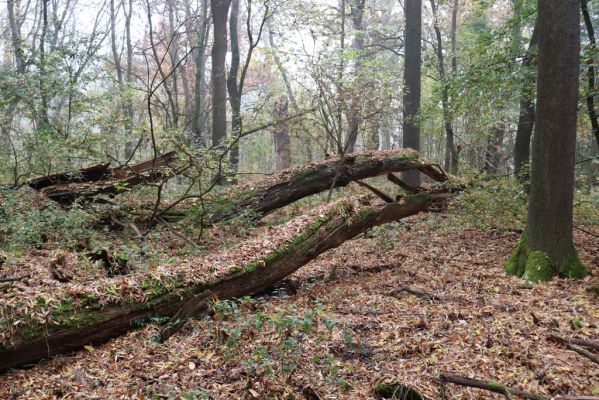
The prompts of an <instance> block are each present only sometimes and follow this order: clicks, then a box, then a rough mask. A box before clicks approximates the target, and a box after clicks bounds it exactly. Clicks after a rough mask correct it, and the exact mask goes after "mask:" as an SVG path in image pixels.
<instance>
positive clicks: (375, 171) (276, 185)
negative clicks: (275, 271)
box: [208, 149, 447, 224]
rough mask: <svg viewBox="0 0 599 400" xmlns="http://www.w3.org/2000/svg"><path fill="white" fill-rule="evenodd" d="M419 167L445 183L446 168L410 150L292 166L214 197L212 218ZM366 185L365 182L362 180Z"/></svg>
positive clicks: (273, 207)
mask: <svg viewBox="0 0 599 400" xmlns="http://www.w3.org/2000/svg"><path fill="white" fill-rule="evenodd" d="M408 170H418V171H420V172H422V173H423V174H425V175H427V176H429V177H430V178H431V179H432V180H434V181H436V182H445V181H446V180H447V176H446V175H445V173H444V172H443V170H442V169H441V168H440V167H439V166H437V165H435V164H431V163H428V162H427V161H424V160H422V159H421V157H420V155H419V154H418V153H417V152H416V151H414V150H410V149H407V150H406V149H398V150H386V151H367V152H363V153H354V154H350V155H347V156H346V157H345V158H344V159H341V158H340V157H331V158H328V159H326V160H321V161H316V162H313V163H310V164H306V165H302V166H300V167H297V168H291V169H288V170H285V171H282V172H281V173H279V174H277V175H274V176H273V177H269V178H267V179H264V180H262V181H259V182H256V183H253V184H245V185H238V186H235V187H233V188H231V190H230V191H229V192H228V193H226V194H225V195H219V197H218V198H217V199H212V201H211V203H212V207H211V209H209V210H208V211H209V213H210V216H209V217H208V220H209V221H210V223H212V224H214V223H217V222H221V221H224V220H227V219H230V218H232V217H234V216H236V215H239V214H240V213H242V212H248V211H249V212H252V213H254V214H258V215H265V214H268V213H269V212H271V211H273V210H276V209H278V208H281V207H284V206H286V205H288V204H291V203H293V202H294V201H297V200H299V199H302V198H304V197H307V196H310V195H313V194H317V193H321V192H324V191H327V190H330V189H331V188H338V187H343V186H347V185H349V184H350V183H351V182H355V181H360V180H362V179H365V178H371V177H375V176H379V175H386V174H389V173H392V172H400V171H408ZM362 184H363V183H362Z"/></svg>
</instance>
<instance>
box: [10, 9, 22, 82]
mask: <svg viewBox="0 0 599 400" xmlns="http://www.w3.org/2000/svg"><path fill="white" fill-rule="evenodd" d="M15 5H16V4H15V0H7V2H6V6H7V10H8V21H9V25H10V39H11V44H12V48H13V52H14V59H15V65H16V68H17V74H19V75H20V74H22V73H24V72H25V61H24V60H23V40H22V38H21V23H20V21H17V19H18V18H19V16H18V11H19V10H18V8H17V9H15V8H16V7H15Z"/></svg>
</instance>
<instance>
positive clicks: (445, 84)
mask: <svg viewBox="0 0 599 400" xmlns="http://www.w3.org/2000/svg"><path fill="white" fill-rule="evenodd" d="M430 3H431V9H432V11H433V19H434V24H433V25H434V30H435V37H436V39H437V43H436V49H435V50H436V53H437V63H438V68H439V77H440V78H441V85H442V87H441V107H442V112H443V127H444V129H445V163H444V167H445V169H446V170H447V171H449V172H450V173H452V174H454V175H455V174H457V173H458V162H459V160H458V151H457V148H456V146H455V140H454V131H453V117H452V115H451V110H450V107H451V106H450V104H449V81H448V79H447V73H446V71H445V60H444V58H443V57H444V56H443V39H442V37H441V29H440V28H439V21H438V15H437V14H438V12H437V5H436V4H435V1H434V0H430ZM454 5H456V6H457V4H454ZM455 9H456V8H455V7H454V10H455ZM456 18H457V17H456Z"/></svg>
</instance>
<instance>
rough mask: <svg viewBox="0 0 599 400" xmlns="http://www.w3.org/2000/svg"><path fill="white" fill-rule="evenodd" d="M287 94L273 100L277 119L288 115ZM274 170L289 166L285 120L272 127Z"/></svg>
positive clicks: (288, 145)
mask: <svg viewBox="0 0 599 400" xmlns="http://www.w3.org/2000/svg"><path fill="white" fill-rule="evenodd" d="M288 109H289V107H288V101H287V96H284V95H283V96H281V97H280V98H279V99H277V100H276V101H275V104H274V114H275V118H276V119H278V120H284V119H285V118H287V115H288ZM274 143H275V171H281V170H283V169H287V168H289V167H290V166H291V139H290V138H289V131H288V128H287V123H286V122H281V123H279V124H277V126H276V127H275V129H274Z"/></svg>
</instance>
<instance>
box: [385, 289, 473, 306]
mask: <svg viewBox="0 0 599 400" xmlns="http://www.w3.org/2000/svg"><path fill="white" fill-rule="evenodd" d="M401 292H407V293H410V294H413V295H414V296H418V297H422V298H424V299H428V300H437V301H456V300H457V301H461V302H467V300H466V299H464V298H461V297H454V296H447V295H443V294H435V293H429V292H425V291H424V290H421V289H417V288H415V287H413V286H410V285H400V286H399V287H398V288H397V289H395V290H393V291H391V293H389V294H390V295H391V296H397V295H398V294H399V293H401Z"/></svg>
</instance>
